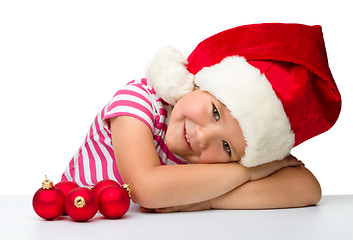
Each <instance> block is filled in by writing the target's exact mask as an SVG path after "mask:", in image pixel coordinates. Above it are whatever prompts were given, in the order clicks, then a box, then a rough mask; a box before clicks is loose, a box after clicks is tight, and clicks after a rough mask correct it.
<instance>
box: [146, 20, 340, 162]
mask: <svg viewBox="0 0 353 240" xmlns="http://www.w3.org/2000/svg"><path fill="white" fill-rule="evenodd" d="M146 73H147V79H148V80H149V81H150V83H151V84H152V86H153V87H154V89H155V90H156V92H157V93H158V94H159V95H160V96H161V97H162V98H163V99H164V100H165V101H166V102H168V103H170V104H175V103H176V102H177V101H178V100H179V99H180V98H181V97H182V96H184V95H185V94H187V93H189V92H191V91H193V90H194V89H195V86H196V87H198V88H200V89H201V90H203V91H207V92H209V93H211V94H212V95H214V96H215V97H216V98H217V99H218V100H220V101H221V102H222V103H223V104H224V105H225V106H226V107H227V108H228V109H229V110H230V112H231V114H232V116H233V117H234V118H236V119H237V120H238V122H239V125H240V127H241V129H242V131H243V135H244V138H245V140H246V143H247V146H246V149H245V154H244V156H243V157H242V159H241V161H240V163H241V164H242V165H244V166H246V167H252V166H256V165H259V164H263V163H267V162H270V161H274V160H279V159H283V158H284V157H286V156H287V155H288V154H289V153H290V151H291V149H292V148H293V147H294V146H296V145H298V144H300V143H302V142H304V141H306V140H308V139H310V138H312V137H314V136H316V135H318V134H321V133H323V132H325V131H327V130H328V129H330V128H331V127H332V126H333V124H334V123H335V122H336V120H337V118H338V115H339V113H340V109H341V97H340V93H339V91H338V89H337V86H336V84H335V82H334V79H333V77H332V74H331V71H330V69H329V66H328V61H327V55H326V49H325V44H324V40H323V35H322V30H321V27H320V26H306V25H301V24H282V23H265V24H253V25H246V26H240V27H236V28H232V29H229V30H226V31H223V32H221V33H218V34H216V35H214V36H211V37H210V38H207V39H206V40H204V41H202V42H201V43H199V45H198V46H197V47H196V48H195V50H194V51H193V52H192V53H191V54H190V56H189V57H188V58H187V60H186V59H185V58H184V57H183V55H182V54H181V53H180V52H179V51H177V50H176V49H174V48H172V47H168V48H164V49H162V50H160V51H159V52H158V53H157V54H156V55H155V57H154V58H153V59H152V61H151V62H150V63H149V64H148V66H147V71H146Z"/></svg>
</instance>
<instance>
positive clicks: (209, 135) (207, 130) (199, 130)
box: [196, 126, 216, 149]
mask: <svg viewBox="0 0 353 240" xmlns="http://www.w3.org/2000/svg"><path fill="white" fill-rule="evenodd" d="M215 133H216V130H215V129H213V128H211V127H203V126H197V127H196V136H197V138H196V140H197V144H198V146H199V147H200V148H201V149H205V148H207V147H208V146H209V144H210V143H211V141H212V140H214V139H215Z"/></svg>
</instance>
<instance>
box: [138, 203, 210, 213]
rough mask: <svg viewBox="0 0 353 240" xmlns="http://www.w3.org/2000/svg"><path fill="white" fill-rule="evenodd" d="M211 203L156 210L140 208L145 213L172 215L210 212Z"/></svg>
mask: <svg viewBox="0 0 353 240" xmlns="http://www.w3.org/2000/svg"><path fill="white" fill-rule="evenodd" d="M211 208H212V207H211V203H210V201H204V202H200V203H193V204H187V205H182V206H175V207H165V208H156V209H150V208H145V207H142V206H141V207H140V211H141V212H143V213H171V212H195V211H202V210H209V209H211Z"/></svg>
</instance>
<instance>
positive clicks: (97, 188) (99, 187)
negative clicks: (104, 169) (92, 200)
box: [92, 179, 120, 197]
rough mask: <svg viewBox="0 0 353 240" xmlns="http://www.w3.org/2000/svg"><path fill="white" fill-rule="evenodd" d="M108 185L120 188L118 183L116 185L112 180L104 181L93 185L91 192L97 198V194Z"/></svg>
mask: <svg viewBox="0 0 353 240" xmlns="http://www.w3.org/2000/svg"><path fill="white" fill-rule="evenodd" d="M110 185H116V186H120V185H119V183H117V182H116V181H114V180H111V179H105V180H101V181H99V182H98V183H96V184H95V185H94V187H93V188H92V191H93V192H94V194H95V195H96V196H97V197H98V194H99V192H100V191H101V190H102V189H103V188H104V187H106V186H110Z"/></svg>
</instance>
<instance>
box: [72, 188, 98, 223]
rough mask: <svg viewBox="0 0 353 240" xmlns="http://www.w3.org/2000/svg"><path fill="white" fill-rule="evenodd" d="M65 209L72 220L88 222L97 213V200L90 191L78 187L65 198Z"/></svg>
mask: <svg viewBox="0 0 353 240" xmlns="http://www.w3.org/2000/svg"><path fill="white" fill-rule="evenodd" d="M65 209H66V212H67V214H68V215H69V216H70V217H71V218H72V219H73V220H75V221H78V222H84V221H88V220H89V219H91V218H93V217H94V215H96V213H97V211H98V199H97V197H96V195H95V194H94V193H93V191H92V190H90V189H88V188H85V187H78V188H75V189H74V190H72V191H71V192H70V193H69V194H68V195H67V196H66V200H65Z"/></svg>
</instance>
